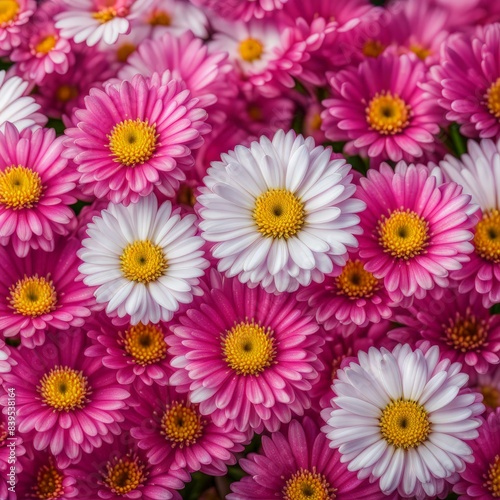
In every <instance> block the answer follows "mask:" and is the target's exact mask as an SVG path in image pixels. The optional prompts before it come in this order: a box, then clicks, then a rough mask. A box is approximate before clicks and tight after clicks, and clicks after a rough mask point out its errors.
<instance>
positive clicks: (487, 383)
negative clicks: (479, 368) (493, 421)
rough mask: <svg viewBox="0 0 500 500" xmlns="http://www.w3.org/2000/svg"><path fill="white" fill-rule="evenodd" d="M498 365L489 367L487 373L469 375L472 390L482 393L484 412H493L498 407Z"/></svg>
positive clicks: (499, 399) (499, 382) (499, 372)
mask: <svg viewBox="0 0 500 500" xmlns="http://www.w3.org/2000/svg"><path fill="white" fill-rule="evenodd" d="M499 368H500V367H498V366H494V367H491V368H490V370H489V371H488V372H487V373H484V374H483V373H477V374H474V373H473V374H472V375H471V381H470V383H469V385H470V387H472V389H473V390H475V391H477V392H480V393H481V394H482V395H483V404H484V405H485V406H486V412H495V411H497V408H500V369H499Z"/></svg>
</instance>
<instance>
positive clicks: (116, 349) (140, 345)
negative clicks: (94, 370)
mask: <svg viewBox="0 0 500 500" xmlns="http://www.w3.org/2000/svg"><path fill="white" fill-rule="evenodd" d="M114 321H115V322H116V323H117V324H113V323H112V322H111V321H110V320H109V318H108V317H107V316H106V315H105V314H104V313H101V314H100V315H98V316H96V317H95V318H93V319H91V320H90V321H89V322H87V324H86V326H85V330H86V331H87V335H88V337H89V338H90V339H92V341H93V345H92V346H90V347H88V348H87V349H86V350H85V356H89V357H93V358H98V359H99V360H101V362H102V364H103V365H104V366H105V367H106V368H109V370H112V371H114V372H115V373H116V380H117V381H118V383H119V384H122V385H128V384H132V383H135V384H137V383H138V382H139V381H141V382H142V383H144V384H146V385H152V384H159V385H166V384H167V383H168V379H169V377H170V375H172V373H173V369H172V367H171V366H170V356H168V355H167V348H168V345H167V343H166V342H165V335H166V333H167V332H168V325H167V324H162V323H158V324H156V325H155V324H151V323H150V324H146V325H144V324H142V323H139V324H137V325H131V324H130V323H129V322H127V321H126V320H121V321H118V318H117V319H115V320H114Z"/></svg>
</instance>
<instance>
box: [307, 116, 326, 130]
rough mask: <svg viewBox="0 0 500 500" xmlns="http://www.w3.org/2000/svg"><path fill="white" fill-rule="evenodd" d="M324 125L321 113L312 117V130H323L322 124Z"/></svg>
mask: <svg viewBox="0 0 500 500" xmlns="http://www.w3.org/2000/svg"><path fill="white" fill-rule="evenodd" d="M322 123H323V120H322V119H321V114H320V113H315V114H314V115H313V116H312V117H311V122H310V127H311V129H312V130H321V124H322Z"/></svg>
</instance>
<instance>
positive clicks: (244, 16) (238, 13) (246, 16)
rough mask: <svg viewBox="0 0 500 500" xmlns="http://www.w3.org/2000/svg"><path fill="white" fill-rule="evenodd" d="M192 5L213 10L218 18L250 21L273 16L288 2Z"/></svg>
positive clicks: (203, 1) (198, 0) (203, 0)
mask: <svg viewBox="0 0 500 500" xmlns="http://www.w3.org/2000/svg"><path fill="white" fill-rule="evenodd" d="M191 1H192V2H193V3H194V4H196V5H199V6H201V7H206V8H208V9H211V10H213V11H214V12H215V13H216V14H217V15H218V16H221V17H227V18H229V19H239V20H241V21H250V20H251V19H252V18H253V17H255V18H257V19H262V18H263V17H266V16H269V15H275V14H276V12H277V11H279V10H281V9H282V8H283V5H284V4H286V2H287V1H288V0H243V1H241V2H234V1H232V2H228V1H227V0H191Z"/></svg>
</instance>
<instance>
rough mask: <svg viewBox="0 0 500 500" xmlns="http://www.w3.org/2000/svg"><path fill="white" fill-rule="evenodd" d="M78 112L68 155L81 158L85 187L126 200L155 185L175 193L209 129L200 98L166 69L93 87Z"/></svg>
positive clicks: (131, 200) (115, 200) (144, 193)
mask: <svg viewBox="0 0 500 500" xmlns="http://www.w3.org/2000/svg"><path fill="white" fill-rule="evenodd" d="M74 113H75V118H76V119H75V120H74V121H75V123H77V126H76V127H73V128H69V129H66V130H65V134H66V136H67V137H68V139H67V140H66V141H65V143H64V144H65V146H66V147H67V149H66V152H65V155H66V156H67V157H69V158H71V159H73V160H74V161H75V163H76V164H77V166H78V171H79V172H80V174H81V178H80V183H81V184H82V185H83V190H84V192H86V193H93V194H94V195H95V196H96V197H97V198H102V197H107V198H108V199H109V200H110V201H112V202H113V203H125V204H127V205H128V204H129V203H136V202H137V201H138V200H139V199H140V197H141V196H147V195H149V194H150V193H151V192H153V190H154V189H157V190H158V191H159V192H161V193H163V194H164V195H166V196H173V194H174V193H175V190H176V189H177V188H178V187H179V181H180V180H184V179H185V174H184V172H183V170H184V169H186V168H187V167H189V166H191V165H192V164H193V163H194V160H193V157H192V154H191V150H192V149H196V148H198V147H200V146H201V145H202V144H203V138H202V135H203V134H205V133H207V132H208V131H209V130H210V127H209V126H208V125H207V124H205V123H204V122H205V119H206V117H207V113H206V112H205V111H204V110H203V109H201V108H200V107H198V100H197V99H193V98H191V95H190V92H189V90H186V89H185V86H184V84H183V83H182V82H180V81H177V80H170V79H169V78H168V74H167V73H164V74H163V79H160V77H159V76H158V75H157V74H155V75H154V76H153V77H152V78H151V79H148V80H146V79H145V78H144V77H143V76H142V75H136V76H135V77H134V78H133V79H132V81H131V82H129V81H124V82H122V83H121V84H120V85H119V86H114V85H108V86H107V87H106V88H105V90H99V89H92V90H91V91H90V96H89V97H87V98H85V108H84V109H79V110H76V111H75V112H74Z"/></svg>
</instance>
